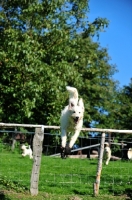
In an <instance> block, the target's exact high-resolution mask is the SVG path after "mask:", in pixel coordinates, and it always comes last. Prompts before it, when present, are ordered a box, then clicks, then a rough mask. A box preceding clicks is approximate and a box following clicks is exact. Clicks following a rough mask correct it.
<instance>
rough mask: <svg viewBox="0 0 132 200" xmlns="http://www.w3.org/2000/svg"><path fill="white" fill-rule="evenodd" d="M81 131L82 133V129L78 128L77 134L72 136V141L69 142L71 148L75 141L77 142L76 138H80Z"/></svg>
mask: <svg viewBox="0 0 132 200" xmlns="http://www.w3.org/2000/svg"><path fill="white" fill-rule="evenodd" d="M79 133H80V130H76V131H75V134H74V135H73V136H72V138H71V141H70V143H69V147H70V148H72V147H73V145H74V144H75V142H76V140H77V138H78V136H79Z"/></svg>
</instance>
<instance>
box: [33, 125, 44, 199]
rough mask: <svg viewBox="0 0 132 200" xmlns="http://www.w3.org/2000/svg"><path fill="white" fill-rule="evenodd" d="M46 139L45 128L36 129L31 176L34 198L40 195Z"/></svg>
mask: <svg viewBox="0 0 132 200" xmlns="http://www.w3.org/2000/svg"><path fill="white" fill-rule="evenodd" d="M43 138H44V126H42V127H41V128H36V129H35V135H34V139H33V168H32V174H31V185H30V192H31V195H32V196H36V195H37V194H38V183H39V172H40V165H41V156H42V143H43Z"/></svg>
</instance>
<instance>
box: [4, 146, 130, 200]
mask: <svg viewBox="0 0 132 200" xmlns="http://www.w3.org/2000/svg"><path fill="white" fill-rule="evenodd" d="M32 165H33V160H30V159H29V158H28V157H25V158H22V157H21V154H20V152H16V153H12V152H9V151H6V150H3V151H0V199H2V198H3V199H7V200H8V199H12V200H13V199H14V200H15V199H36V200H37V199H53V200H54V199H57V200H58V199H63V200H64V199H67V200H68V199H69V200H80V199H89V200H90V199H95V197H93V183H94V182H95V179H96V172H97V160H89V159H70V158H67V159H60V158H56V157H48V156H42V162H41V170H40V181H39V195H38V196H37V197H31V195H30V193H29V189H30V177H31V171H32ZM131 169H132V162H131V161H111V162H110V163H109V165H108V166H105V165H103V169H102V175H101V183H100V190H99V196H98V197H96V198H97V199H100V200H101V199H104V198H106V199H115V200H117V199H118V198H119V199H124V200H125V199H126V197H127V196H128V197H132V170H131ZM19 197H20V198H19Z"/></svg>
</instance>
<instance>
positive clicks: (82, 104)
mask: <svg viewBox="0 0 132 200" xmlns="http://www.w3.org/2000/svg"><path fill="white" fill-rule="evenodd" d="M78 105H79V106H80V107H81V108H82V110H83V112H84V103H83V99H82V98H81V99H79V102H78Z"/></svg>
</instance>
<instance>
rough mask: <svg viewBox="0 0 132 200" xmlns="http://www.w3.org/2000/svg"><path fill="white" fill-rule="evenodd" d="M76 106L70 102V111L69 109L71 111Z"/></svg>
mask: <svg viewBox="0 0 132 200" xmlns="http://www.w3.org/2000/svg"><path fill="white" fill-rule="evenodd" d="M74 106H75V105H74V103H73V102H71V101H70V102H69V106H68V109H69V110H72V108H73V107H74Z"/></svg>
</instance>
